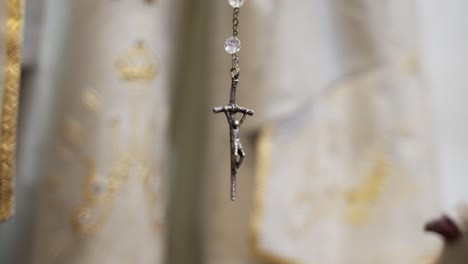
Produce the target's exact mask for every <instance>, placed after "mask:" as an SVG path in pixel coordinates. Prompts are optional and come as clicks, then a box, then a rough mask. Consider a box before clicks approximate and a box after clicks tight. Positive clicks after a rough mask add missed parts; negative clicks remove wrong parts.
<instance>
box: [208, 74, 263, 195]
mask: <svg viewBox="0 0 468 264" xmlns="http://www.w3.org/2000/svg"><path fill="white" fill-rule="evenodd" d="M238 77H239V75H238V73H237V74H233V75H232V86H231V100H230V102H229V105H226V106H221V107H215V108H214V109H213V112H215V113H221V112H224V114H225V115H226V119H227V121H228V124H229V134H230V140H231V142H230V143H231V200H232V201H235V200H236V198H237V194H236V185H237V184H236V177H237V172H239V168H240V166H241V165H242V162H243V161H244V157H245V152H244V150H243V149H242V144H241V141H240V135H239V130H240V126H241V125H242V123H244V121H245V119H246V117H247V116H248V115H249V116H253V114H254V111H253V110H250V109H247V108H245V107H242V106H238V105H237V104H236V88H237V85H238V83H239V79H238ZM237 113H241V114H243V115H242V117H241V119H240V120H237V118H236V114H237Z"/></svg>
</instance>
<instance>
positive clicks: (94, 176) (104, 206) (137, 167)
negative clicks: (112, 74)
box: [71, 118, 164, 236]
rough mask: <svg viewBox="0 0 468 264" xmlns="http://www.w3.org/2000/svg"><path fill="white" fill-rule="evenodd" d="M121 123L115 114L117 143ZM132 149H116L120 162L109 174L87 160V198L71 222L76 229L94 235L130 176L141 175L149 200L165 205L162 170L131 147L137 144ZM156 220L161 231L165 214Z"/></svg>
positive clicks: (84, 192) (83, 191)
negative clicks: (159, 171)
mask: <svg viewBox="0 0 468 264" xmlns="http://www.w3.org/2000/svg"><path fill="white" fill-rule="evenodd" d="M119 123H120V122H119V121H118V119H117V118H113V119H112V122H111V123H110V124H111V127H112V130H113V133H114V137H113V144H114V145H116V144H117V142H118V141H119V140H120V138H119V137H118V136H117V135H119V133H117V132H118V130H119V126H117V125H116V124H119ZM129 149H130V151H129V152H128V153H129V154H127V155H124V156H123V157H122V155H121V154H120V152H117V153H115V155H117V156H116V157H115V158H116V160H117V161H118V162H116V163H115V164H116V165H115V166H114V167H112V168H111V170H110V173H109V175H108V176H107V177H103V176H100V175H98V173H97V169H96V165H95V162H94V161H92V160H88V161H87V175H86V178H85V181H84V183H83V187H82V197H83V198H84V201H83V203H82V204H81V205H80V206H78V207H77V208H75V210H74V211H73V213H72V215H71V224H72V227H73V229H74V231H75V232H76V233H78V234H80V235H84V236H88V235H93V234H95V233H96V232H97V231H98V230H99V229H100V228H101V227H102V226H103V225H104V224H105V222H106V220H107V219H108V217H109V214H110V212H111V203H112V202H113V201H114V199H115V195H116V194H117V192H118V191H119V190H120V189H121V187H122V185H123V184H124V182H125V181H126V179H127V178H128V177H132V178H134V177H140V178H141V181H142V183H143V185H144V186H145V189H146V193H147V195H148V197H149V199H148V200H149V202H150V204H151V205H153V206H154V205H162V194H161V192H162V188H161V185H162V174H157V173H155V172H156V170H154V169H153V168H151V167H150V166H149V165H148V163H147V161H146V160H147V156H145V155H140V154H139V153H137V152H132V151H131V150H132V149H137V148H134V147H131V146H130V147H129ZM157 209H160V208H157ZM156 213H158V212H156ZM154 221H155V223H154V228H155V230H157V231H160V230H161V228H162V226H163V225H164V217H162V218H161V217H156V219H155V220H154Z"/></svg>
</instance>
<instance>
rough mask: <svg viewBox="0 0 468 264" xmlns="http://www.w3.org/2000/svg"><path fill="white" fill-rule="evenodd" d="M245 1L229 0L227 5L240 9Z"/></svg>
mask: <svg viewBox="0 0 468 264" xmlns="http://www.w3.org/2000/svg"><path fill="white" fill-rule="evenodd" d="M244 2H245V0H229V4H230V5H231V6H232V7H241V6H243V5H244Z"/></svg>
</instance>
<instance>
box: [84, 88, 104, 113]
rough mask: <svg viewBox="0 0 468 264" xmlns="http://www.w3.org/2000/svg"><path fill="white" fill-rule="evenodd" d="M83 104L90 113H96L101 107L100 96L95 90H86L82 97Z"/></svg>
mask: <svg viewBox="0 0 468 264" xmlns="http://www.w3.org/2000/svg"><path fill="white" fill-rule="evenodd" d="M81 104H82V105H83V107H84V108H85V109H86V110H88V111H89V112H96V111H97V110H99V108H100V106H101V100H100V98H99V94H98V93H97V91H96V90H94V89H86V90H85V91H84V92H83V94H82V96H81Z"/></svg>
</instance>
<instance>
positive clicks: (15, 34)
mask: <svg viewBox="0 0 468 264" xmlns="http://www.w3.org/2000/svg"><path fill="white" fill-rule="evenodd" d="M23 17H24V3H23V0H8V21H7V61H6V65H5V81H4V86H5V87H4V90H3V105H2V119H1V122H0V221H4V220H7V219H8V218H9V217H11V215H12V214H13V212H14V174H15V156H16V126H17V114H18V95H19V86H20V84H19V83H20V75H21V44H22V32H23V22H24V21H23Z"/></svg>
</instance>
